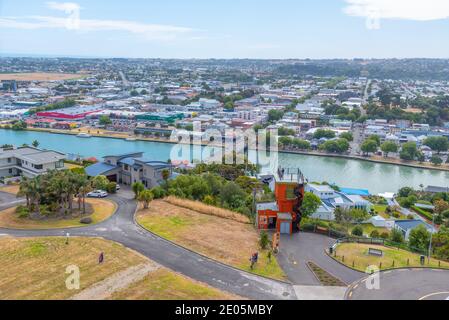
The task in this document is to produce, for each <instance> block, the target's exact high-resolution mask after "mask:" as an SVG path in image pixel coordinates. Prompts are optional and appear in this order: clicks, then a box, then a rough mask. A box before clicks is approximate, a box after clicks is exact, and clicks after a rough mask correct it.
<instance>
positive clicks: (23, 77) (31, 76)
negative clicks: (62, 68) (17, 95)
mask: <svg viewBox="0 0 449 320" xmlns="http://www.w3.org/2000/svg"><path fill="white" fill-rule="evenodd" d="M85 76H86V74H82V73H50V72H30V73H0V80H16V81H61V80H72V79H81V78H84V77H85Z"/></svg>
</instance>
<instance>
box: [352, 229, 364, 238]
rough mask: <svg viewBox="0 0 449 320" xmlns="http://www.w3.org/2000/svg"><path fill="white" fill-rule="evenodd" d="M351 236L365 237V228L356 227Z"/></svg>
mask: <svg viewBox="0 0 449 320" xmlns="http://www.w3.org/2000/svg"><path fill="white" fill-rule="evenodd" d="M351 234H352V235H353V236H357V237H362V236H363V228H362V226H355V228H354V229H352V232H351Z"/></svg>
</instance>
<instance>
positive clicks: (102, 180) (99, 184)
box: [92, 176, 109, 190]
mask: <svg viewBox="0 0 449 320" xmlns="http://www.w3.org/2000/svg"><path fill="white" fill-rule="evenodd" d="M108 184H109V180H108V178H106V177H105V176H96V177H94V178H93V179H92V187H93V188H94V189H96V190H106V188H107V187H108Z"/></svg>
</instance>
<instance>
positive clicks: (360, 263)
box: [334, 243, 449, 272]
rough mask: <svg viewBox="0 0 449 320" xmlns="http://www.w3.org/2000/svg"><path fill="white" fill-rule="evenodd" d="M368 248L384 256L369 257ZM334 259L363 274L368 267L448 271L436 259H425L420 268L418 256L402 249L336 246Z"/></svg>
mask: <svg viewBox="0 0 449 320" xmlns="http://www.w3.org/2000/svg"><path fill="white" fill-rule="evenodd" d="M369 248H373V249H379V250H382V251H383V253H384V256H383V257H377V256H372V255H369V254H368V251H369ZM334 259H336V260H338V261H340V262H342V263H344V264H345V265H347V266H348V267H351V268H354V269H357V270H359V271H362V272H365V271H366V269H367V267H369V266H377V267H378V268H381V269H382V270H386V269H397V268H405V267H429V268H438V267H441V268H447V269H449V262H445V261H439V260H436V259H430V262H428V261H427V259H426V264H425V265H424V266H421V263H420V255H419V254H416V253H412V252H409V251H405V250H402V249H395V248H389V247H384V246H379V245H370V244H359V243H343V244H340V245H338V246H337V249H336V256H335V257H334Z"/></svg>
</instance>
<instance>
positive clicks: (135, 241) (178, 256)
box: [0, 191, 296, 300]
mask: <svg viewBox="0 0 449 320" xmlns="http://www.w3.org/2000/svg"><path fill="white" fill-rule="evenodd" d="M110 199H111V200H113V201H115V202H116V203H117V204H118V209H117V212H116V213H115V215H113V216H112V217H111V218H109V219H108V220H106V221H103V222H102V223H99V224H96V225H92V226H87V227H81V228H68V229H57V230H12V229H2V228H0V236H2V235H8V236H14V237H47V236H62V237H65V236H66V234H67V233H70V236H79V237H102V238H105V239H107V240H112V241H115V242H118V243H121V244H123V245H124V246H126V247H128V248H130V249H133V250H135V251H137V252H139V253H141V254H143V255H144V256H146V257H148V258H150V259H151V260H153V261H155V262H157V263H159V264H161V265H163V266H165V267H167V268H169V269H171V270H173V271H176V272H179V273H181V274H183V275H185V276H188V277H190V278H192V279H195V280H197V281H201V282H204V283H207V284H209V285H211V286H213V287H215V288H218V289H222V290H225V291H228V292H230V293H234V294H237V295H239V296H242V297H246V298H250V299H255V300H293V299H296V294H295V291H294V288H293V286H292V285H290V284H288V283H284V282H280V281H275V280H270V279H266V278H263V277H259V276H256V275H253V274H250V273H247V272H244V271H241V270H238V269H234V268H232V267H230V266H226V265H224V264H221V263H219V262H217V261H214V260H211V259H208V258H206V257H204V256H201V255H199V254H197V253H194V252H192V251H189V250H187V249H184V248H182V247H179V246H177V245H175V244H173V243H171V242H169V241H166V240H164V239H162V238H160V237H158V236H156V235H153V234H152V233H150V232H148V231H146V230H144V229H143V228H141V227H140V226H138V225H137V224H136V223H135V221H134V213H135V211H136V206H137V204H136V201H135V200H134V199H133V195H132V193H131V192H128V191H120V192H119V194H118V195H114V196H111V197H110ZM7 201H10V202H9V203H8V202H7ZM17 201H18V200H17V199H16V198H15V196H12V195H7V194H5V193H1V192H0V208H2V207H3V209H5V208H7V207H12V206H16V205H17V204H18V203H17ZM19 201H20V200H19Z"/></svg>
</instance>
